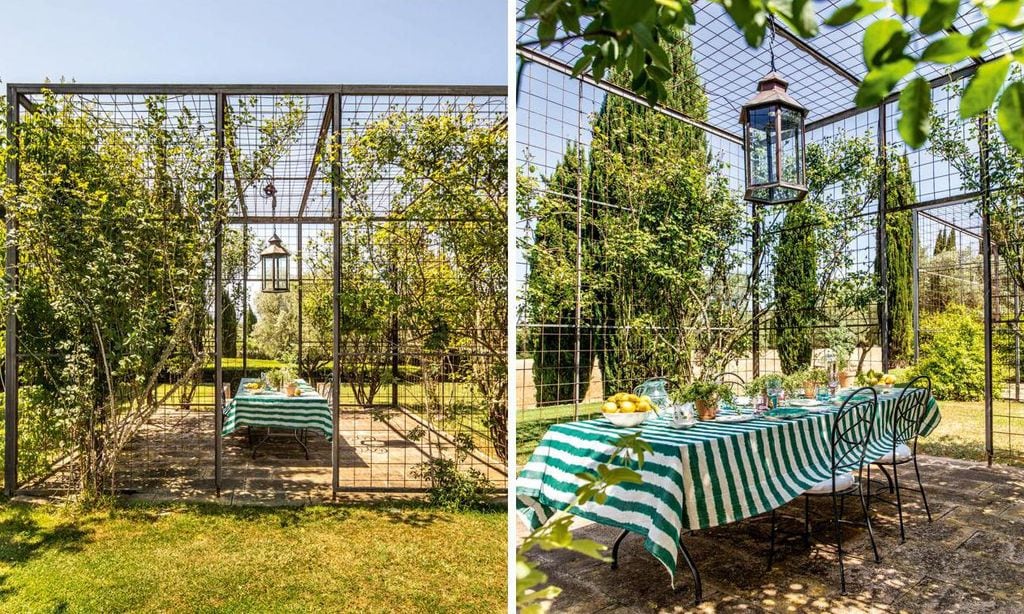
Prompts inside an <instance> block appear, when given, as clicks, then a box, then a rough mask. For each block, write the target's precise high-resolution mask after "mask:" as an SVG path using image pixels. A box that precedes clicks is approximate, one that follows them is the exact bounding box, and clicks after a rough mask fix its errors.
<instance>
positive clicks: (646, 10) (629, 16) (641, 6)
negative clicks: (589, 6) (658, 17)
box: [608, 0, 654, 30]
mask: <svg viewBox="0 0 1024 614" xmlns="http://www.w3.org/2000/svg"><path fill="white" fill-rule="evenodd" d="M653 8H654V2H653V1H652V0H608V15H609V16H611V19H612V27H613V28H615V29H616V30H624V29H626V28H628V27H630V26H632V25H633V24H635V23H638V22H641V21H643V20H644V19H646V18H647V17H648V16H649V15H650V13H651V10H652V9H653Z"/></svg>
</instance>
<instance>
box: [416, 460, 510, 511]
mask: <svg viewBox="0 0 1024 614" xmlns="http://www.w3.org/2000/svg"><path fill="white" fill-rule="evenodd" d="M413 476H414V477H417V478H420V479H424V480H427V481H428V482H430V488H429V489H427V501H428V502H429V503H430V505H433V506H435V507H439V508H441V509H445V510H448V511H461V510H474V509H482V508H483V507H485V506H486V504H487V499H488V497H489V496H490V495H491V494H492V493H493V491H494V485H493V484H491V481H490V480H488V479H487V476H485V475H484V474H483V473H481V472H480V471H477V470H476V469H466V470H461V469H459V462H458V461H457V460H456V459H452V458H433V459H430V460H429V461H427V462H425V463H420V464H419V465H417V466H416V467H415V468H414V469H413Z"/></svg>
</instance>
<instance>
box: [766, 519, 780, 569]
mask: <svg viewBox="0 0 1024 614" xmlns="http://www.w3.org/2000/svg"><path fill="white" fill-rule="evenodd" d="M777 523H778V512H776V511H775V510H772V535H771V538H769V546H768V571H771V569H772V563H773V562H774V561H775V531H776V524H777Z"/></svg>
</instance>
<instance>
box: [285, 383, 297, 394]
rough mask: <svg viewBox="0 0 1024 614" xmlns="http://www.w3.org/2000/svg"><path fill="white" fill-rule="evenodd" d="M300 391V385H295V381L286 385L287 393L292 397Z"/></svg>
mask: <svg viewBox="0 0 1024 614" xmlns="http://www.w3.org/2000/svg"><path fill="white" fill-rule="evenodd" d="M298 392H299V387H298V386H296V385H295V382H288V385H287V386H285V394H287V395H288V396H290V397H294V396H296V395H297V393H298Z"/></svg>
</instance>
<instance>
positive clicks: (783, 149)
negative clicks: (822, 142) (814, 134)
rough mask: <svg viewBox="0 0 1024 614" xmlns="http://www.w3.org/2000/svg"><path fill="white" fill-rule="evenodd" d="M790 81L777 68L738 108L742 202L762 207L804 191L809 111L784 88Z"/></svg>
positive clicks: (797, 198)
mask: <svg viewBox="0 0 1024 614" xmlns="http://www.w3.org/2000/svg"><path fill="white" fill-rule="evenodd" d="M788 85H789V83H788V82H787V81H786V80H785V79H784V78H782V75H780V74H779V73H777V72H774V71H773V72H771V73H769V74H768V75H766V76H765V77H764V78H763V79H761V81H760V82H758V84H757V94H755V95H754V97H753V98H751V99H750V100H749V101H747V103H746V104H745V105H743V107H742V109H741V110H740V123H741V124H743V145H744V148H745V149H744V160H745V162H746V164H747V173H746V177H747V189H746V193H745V195H744V198H746V200H749V201H752V202H755V203H761V204H766V205H778V204H783V203H794V202H799V201H801V200H803V198H804V196H806V195H807V185H806V180H805V179H804V166H805V160H804V146H805V138H804V118H805V117H807V109H806V108H804V107H803V106H802V105H801V104H800V103H799V102H797V101H796V100H794V99H793V97H792V96H790V95H789V93H788V92H787V91H786V88H787V87H788Z"/></svg>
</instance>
